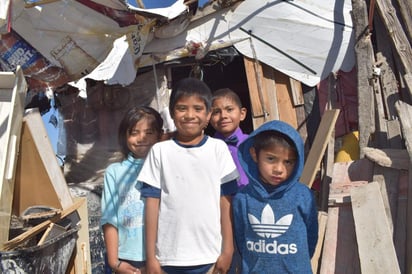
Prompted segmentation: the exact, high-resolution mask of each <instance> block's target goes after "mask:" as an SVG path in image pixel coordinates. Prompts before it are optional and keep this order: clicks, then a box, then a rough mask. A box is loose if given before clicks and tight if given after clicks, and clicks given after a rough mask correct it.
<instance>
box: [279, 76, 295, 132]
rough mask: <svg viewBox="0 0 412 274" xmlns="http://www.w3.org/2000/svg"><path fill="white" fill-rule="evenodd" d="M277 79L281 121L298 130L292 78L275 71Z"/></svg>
mask: <svg viewBox="0 0 412 274" xmlns="http://www.w3.org/2000/svg"><path fill="white" fill-rule="evenodd" d="M275 79H276V95H277V101H278V112H279V120H281V121H284V122H286V123H288V124H290V125H291V126H292V127H294V128H295V129H297V128H298V123H297V117H296V111H295V108H294V106H293V102H292V96H291V91H290V80H289V79H290V78H289V76H287V75H286V74H283V73H281V72H278V71H275Z"/></svg>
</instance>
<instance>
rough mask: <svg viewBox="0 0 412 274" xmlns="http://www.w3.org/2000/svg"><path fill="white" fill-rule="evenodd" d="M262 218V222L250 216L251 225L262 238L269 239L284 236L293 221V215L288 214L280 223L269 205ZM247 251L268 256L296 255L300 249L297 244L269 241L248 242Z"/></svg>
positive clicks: (264, 209) (265, 208)
mask: <svg viewBox="0 0 412 274" xmlns="http://www.w3.org/2000/svg"><path fill="white" fill-rule="evenodd" d="M261 215H262V216H260V221H259V219H258V218H256V217H255V216H253V215H252V214H248V218H249V223H250V225H251V226H252V229H253V231H254V232H255V233H256V234H257V235H258V236H260V237H262V238H265V239H269V238H276V237H279V236H280V235H282V234H284V233H285V232H286V231H287V230H288V229H289V226H290V224H291V223H292V220H293V215H292V214H288V215H285V216H283V217H282V218H280V219H279V220H278V221H276V219H275V214H274V213H273V210H272V208H271V207H270V206H269V205H266V206H265V207H264V208H263V210H262V214H261ZM246 246H247V249H248V250H250V251H254V252H258V253H268V254H282V255H287V254H296V253H297V252H298V248H297V246H296V244H295V243H291V244H278V243H277V241H276V240H272V241H268V242H266V240H262V239H261V240H259V241H257V242H254V241H246Z"/></svg>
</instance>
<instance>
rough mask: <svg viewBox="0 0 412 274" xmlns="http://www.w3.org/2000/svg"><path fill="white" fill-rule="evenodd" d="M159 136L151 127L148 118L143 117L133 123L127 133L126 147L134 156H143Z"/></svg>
mask: <svg viewBox="0 0 412 274" xmlns="http://www.w3.org/2000/svg"><path fill="white" fill-rule="evenodd" d="M159 137H160V136H159V133H158V132H156V131H155V130H153V129H152V128H151V125H150V123H149V121H148V119H146V118H143V119H141V120H140V121H138V122H137V123H136V125H134V127H133V129H132V131H131V133H127V147H128V148H129V150H130V151H131V152H132V153H133V156H134V157H135V158H145V157H146V156H147V153H148V152H149V150H150V148H151V147H152V146H153V145H154V144H155V143H156V142H157V141H158V140H159Z"/></svg>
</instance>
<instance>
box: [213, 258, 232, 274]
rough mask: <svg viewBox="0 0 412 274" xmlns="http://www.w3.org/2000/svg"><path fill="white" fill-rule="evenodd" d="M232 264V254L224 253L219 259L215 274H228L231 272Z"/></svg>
mask: <svg viewBox="0 0 412 274" xmlns="http://www.w3.org/2000/svg"><path fill="white" fill-rule="evenodd" d="M231 262H232V254H226V253H222V254H220V256H219V258H217V261H216V265H215V269H214V270H213V274H226V273H227V272H228V271H229V268H230V263H231Z"/></svg>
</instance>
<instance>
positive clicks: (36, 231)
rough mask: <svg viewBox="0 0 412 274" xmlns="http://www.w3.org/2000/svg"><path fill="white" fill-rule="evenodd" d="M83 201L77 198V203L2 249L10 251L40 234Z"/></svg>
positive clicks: (14, 239)
mask: <svg viewBox="0 0 412 274" xmlns="http://www.w3.org/2000/svg"><path fill="white" fill-rule="evenodd" d="M83 202H84V200H77V201H76V202H75V203H73V205H71V206H70V207H68V208H66V209H64V210H62V211H61V212H60V214H57V215H55V216H53V217H52V218H51V219H49V220H46V221H44V222H42V223H40V224H38V225H36V226H34V227H32V228H31V229H30V230H28V231H26V232H24V233H22V234H20V235H18V236H17V237H15V238H13V239H11V240H9V241H7V242H5V243H4V244H3V247H2V250H4V251H8V250H12V249H14V248H16V247H18V246H19V245H21V244H22V243H24V242H26V241H27V240H28V239H30V238H32V237H34V236H35V235H37V234H39V233H40V232H42V231H43V230H45V229H47V227H48V226H49V225H50V224H52V223H55V222H58V221H60V220H61V219H63V218H65V217H67V216H68V215H69V214H71V213H73V212H74V211H75V210H77V209H78V208H79V207H80V206H81V205H82V204H83Z"/></svg>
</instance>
